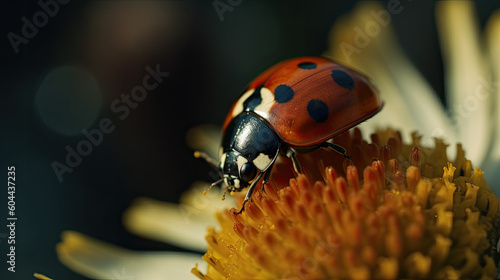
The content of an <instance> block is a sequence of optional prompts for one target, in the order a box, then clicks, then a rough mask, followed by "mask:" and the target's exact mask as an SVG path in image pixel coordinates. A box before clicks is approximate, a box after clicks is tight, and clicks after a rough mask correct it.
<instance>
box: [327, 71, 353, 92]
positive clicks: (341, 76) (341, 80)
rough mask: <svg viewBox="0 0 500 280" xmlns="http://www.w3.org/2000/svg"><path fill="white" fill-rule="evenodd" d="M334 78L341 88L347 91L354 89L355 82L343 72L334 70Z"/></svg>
mask: <svg viewBox="0 0 500 280" xmlns="http://www.w3.org/2000/svg"><path fill="white" fill-rule="evenodd" d="M332 78H333V80H334V81H335V82H336V83H337V84H338V85H339V86H341V87H343V88H347V89H353V88H354V80H353V79H352V78H351V76H349V74H347V73H346V72H344V71H342V70H337V69H336V70H332Z"/></svg>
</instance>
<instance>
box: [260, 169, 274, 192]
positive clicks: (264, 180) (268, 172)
mask: <svg viewBox="0 0 500 280" xmlns="http://www.w3.org/2000/svg"><path fill="white" fill-rule="evenodd" d="M273 166H274V161H273V163H271V165H269V167H268V168H267V170H266V174H265V175H264V179H263V180H262V189H261V190H260V192H261V193H263V192H264V186H265V185H266V184H267V182H268V181H269V178H270V177H271V170H273Z"/></svg>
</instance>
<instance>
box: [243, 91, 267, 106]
mask: <svg viewBox="0 0 500 280" xmlns="http://www.w3.org/2000/svg"><path fill="white" fill-rule="evenodd" d="M261 89H262V87H261V86H260V87H257V88H256V89H255V91H254V92H253V93H252V95H250V96H249V97H248V98H247V100H245V101H244V102H243V108H245V111H253V110H254V109H255V107H257V106H259V105H260V103H262V96H261V94H260V90H261Z"/></svg>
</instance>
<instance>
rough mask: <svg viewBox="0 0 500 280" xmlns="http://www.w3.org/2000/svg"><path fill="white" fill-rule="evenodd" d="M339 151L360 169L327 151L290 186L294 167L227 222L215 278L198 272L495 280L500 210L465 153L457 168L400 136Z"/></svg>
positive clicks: (283, 168) (215, 239)
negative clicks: (343, 151) (494, 258)
mask: <svg viewBox="0 0 500 280" xmlns="http://www.w3.org/2000/svg"><path fill="white" fill-rule="evenodd" d="M334 142H335V143H337V144H340V145H342V146H344V147H345V148H346V149H347V150H348V154H350V155H352V161H347V160H345V161H343V159H342V157H341V156H338V155H335V154H334V153H330V152H329V151H325V150H323V151H318V152H315V153H311V154H306V155H302V157H301V158H299V160H300V161H301V164H302V165H304V169H305V175H298V176H296V177H295V176H294V178H292V179H289V180H288V178H290V176H289V174H292V173H291V170H293V169H292V168H291V165H290V163H288V162H286V161H285V162H283V163H281V164H278V165H277V166H276V167H275V169H276V172H275V173H273V175H272V179H271V181H270V182H269V183H268V184H267V185H266V186H265V192H264V193H261V192H259V191H256V192H255V193H254V195H253V201H251V202H249V203H248V204H247V206H246V209H245V212H243V213H242V214H241V215H234V213H235V212H236V211H237V210H236V209H231V210H227V211H223V212H218V213H217V219H218V222H219V224H220V227H221V230H220V231H216V230H215V229H214V228H210V229H209V230H208V235H207V237H206V239H207V242H208V244H209V249H208V250H207V253H206V254H205V255H204V256H203V259H204V260H205V261H206V262H207V263H208V264H209V266H208V271H207V273H201V272H200V271H198V269H197V268H193V270H192V272H193V273H194V274H195V275H196V276H198V277H199V278H200V279H214V280H215V279H374V278H376V279H400V278H412V279H415V278H417V279H418V278H432V279H436V278H439V279H458V278H481V277H482V278H481V279H495V278H496V276H497V268H496V265H495V261H494V260H493V257H492V256H494V255H495V254H497V252H496V249H494V246H493V245H495V246H496V243H495V241H498V228H497V227H495V226H494V225H496V224H498V222H499V218H498V216H499V215H498V213H499V205H500V201H499V199H498V198H496V197H495V196H494V195H493V193H492V192H491V191H490V190H489V189H488V188H487V184H486V182H485V180H484V179H483V177H482V174H483V173H482V171H481V170H479V169H478V168H476V169H475V170H474V172H472V165H471V163H470V161H468V160H466V159H465V157H464V152H463V150H462V149H461V147H460V146H457V159H456V160H455V161H454V163H453V164H452V163H449V162H448V159H447V157H446V145H445V144H444V143H443V142H442V141H440V140H436V145H435V148H426V147H421V146H420V138H419V137H418V136H417V135H416V134H414V135H412V144H411V145H405V144H403V142H402V141H401V136H400V134H399V133H398V132H394V131H391V130H386V131H380V132H377V133H375V134H373V135H372V136H371V143H368V142H367V141H364V140H362V137H361V132H360V131H359V130H357V129H356V130H355V131H354V133H353V134H352V135H350V134H349V133H344V134H342V135H340V136H338V137H336V138H335V139H334ZM324 166H328V167H326V168H325V167H324ZM358 170H363V172H358ZM443 170H444V172H443ZM257 188H258V187H257ZM239 199H240V203H241V201H242V196H240V197H239ZM493 243H494V244H493Z"/></svg>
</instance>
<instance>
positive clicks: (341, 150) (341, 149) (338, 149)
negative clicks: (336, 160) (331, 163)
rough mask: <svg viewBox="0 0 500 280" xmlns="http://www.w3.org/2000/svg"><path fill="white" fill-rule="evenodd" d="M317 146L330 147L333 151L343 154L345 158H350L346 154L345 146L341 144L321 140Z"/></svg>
mask: <svg viewBox="0 0 500 280" xmlns="http://www.w3.org/2000/svg"><path fill="white" fill-rule="evenodd" d="M318 148H325V149H332V150H334V151H335V152H337V153H339V154H341V155H343V156H344V157H345V158H348V159H349V158H350V157H349V156H348V155H346V153H347V151H346V150H345V148H344V147H342V146H339V145H337V144H333V143H330V142H323V143H321V144H320V145H319V147H318Z"/></svg>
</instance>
